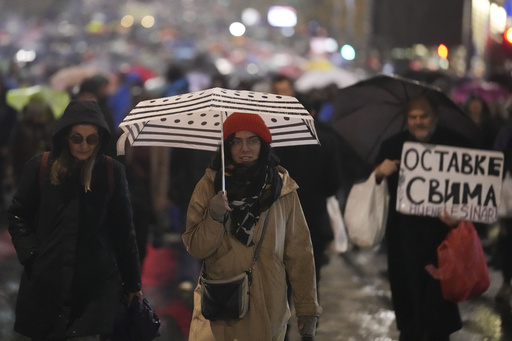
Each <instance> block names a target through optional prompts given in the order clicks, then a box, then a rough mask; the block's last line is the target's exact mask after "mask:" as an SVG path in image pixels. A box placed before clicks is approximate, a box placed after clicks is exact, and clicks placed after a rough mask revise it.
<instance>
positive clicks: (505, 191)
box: [498, 171, 512, 218]
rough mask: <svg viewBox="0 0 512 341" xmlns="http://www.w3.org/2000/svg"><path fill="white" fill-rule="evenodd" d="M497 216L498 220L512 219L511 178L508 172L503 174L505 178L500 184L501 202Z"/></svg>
mask: <svg viewBox="0 0 512 341" xmlns="http://www.w3.org/2000/svg"><path fill="white" fill-rule="evenodd" d="M498 216H499V217H500V218H510V217H512V176H511V175H510V172H508V171H507V172H506V173H505V178H504V179H503V182H502V183H501V200H500V206H499V207H498Z"/></svg>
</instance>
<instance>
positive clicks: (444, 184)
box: [396, 142, 503, 223]
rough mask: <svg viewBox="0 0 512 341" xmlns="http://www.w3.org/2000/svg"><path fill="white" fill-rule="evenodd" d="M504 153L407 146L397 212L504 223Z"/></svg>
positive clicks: (428, 145)
mask: <svg viewBox="0 0 512 341" xmlns="http://www.w3.org/2000/svg"><path fill="white" fill-rule="evenodd" d="M502 173H503V153H502V152H497V151H487V150H479V149H468V148H457V147H448V146H441V145H431V144H422V143H415V142H406V143H405V144H404V147H403V150H402V159H401V161H400V175H399V181H398V190H397V201H396V209H397V211H399V212H401V213H404V214H412V215H421V216H433V217H437V216H438V215H439V213H441V212H442V210H443V209H444V208H446V209H447V211H448V213H449V214H450V215H451V216H452V217H454V218H458V219H461V220H471V221H474V222H483V223H492V222H494V221H496V220H497V219H498V206H499V200H500V192H501V179H502Z"/></svg>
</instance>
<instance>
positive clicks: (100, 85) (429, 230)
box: [0, 63, 512, 341]
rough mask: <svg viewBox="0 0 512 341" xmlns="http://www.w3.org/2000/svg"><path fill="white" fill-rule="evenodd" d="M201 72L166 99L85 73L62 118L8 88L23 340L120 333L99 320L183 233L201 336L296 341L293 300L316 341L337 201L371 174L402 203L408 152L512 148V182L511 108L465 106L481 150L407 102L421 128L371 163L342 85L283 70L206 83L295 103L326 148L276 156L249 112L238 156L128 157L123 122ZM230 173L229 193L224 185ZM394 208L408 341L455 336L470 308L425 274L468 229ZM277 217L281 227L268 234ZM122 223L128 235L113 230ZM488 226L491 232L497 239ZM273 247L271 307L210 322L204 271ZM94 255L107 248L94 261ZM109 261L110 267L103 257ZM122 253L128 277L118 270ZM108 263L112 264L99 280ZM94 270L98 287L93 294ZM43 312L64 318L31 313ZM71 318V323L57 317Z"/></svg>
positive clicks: (176, 71)
mask: <svg viewBox="0 0 512 341" xmlns="http://www.w3.org/2000/svg"><path fill="white" fill-rule="evenodd" d="M189 75H190V72H189V70H187V71H185V70H184V69H182V68H180V66H179V65H178V64H175V63H172V64H170V65H169V66H168V69H167V72H166V74H165V75H163V78H164V79H165V82H164V84H163V85H162V86H161V87H159V88H157V89H151V90H148V88H147V87H146V86H145V81H146V79H144V78H143V77H141V75H140V74H137V73H136V72H132V73H120V74H119V75H116V78H115V82H114V83H112V82H113V80H112V78H109V77H106V76H104V75H103V74H96V75H93V76H90V77H86V78H84V79H83V80H81V82H80V83H79V84H77V86H76V87H74V88H70V89H69V90H70V93H69V95H70V98H71V102H70V104H69V105H68V107H67V108H66V110H65V111H64V114H63V115H62V116H61V117H58V116H57V115H55V113H54V112H52V108H51V106H50V103H48V102H45V101H43V100H41V98H37V97H34V98H29V99H28V101H27V104H26V105H25V106H24V107H23V109H22V110H16V109H14V108H13V107H12V106H11V105H9V103H8V101H7V93H8V91H9V90H10V89H9V86H10V85H9V84H12V82H8V81H7V79H5V78H2V79H0V80H1V81H0V179H2V183H1V189H2V193H1V194H2V195H1V196H0V206H1V208H2V215H7V216H8V218H9V220H8V223H9V230H10V232H11V235H12V237H13V243H14V245H15V247H16V251H17V253H18V257H19V260H20V263H21V264H22V265H23V266H24V273H23V278H22V286H21V287H20V294H19V300H18V306H19V309H18V308H17V321H16V325H15V329H16V331H18V332H20V333H22V334H24V335H26V336H28V337H31V338H32V339H33V340H40V339H41V340H42V339H45V338H48V337H56V340H57V339H58V340H60V339H62V340H65V339H66V338H71V337H74V336H86V337H91V340H97V339H98V338H97V335H104V334H105V333H108V327H107V326H106V324H108V323H111V322H112V321H110V320H109V319H105V318H103V317H102V316H103V315H101V314H99V313H98V312H97V311H96V310H94V309H96V308H99V307H101V305H103V306H108V307H109V309H113V308H112V307H113V306H114V305H113V303H112V299H115V298H116V297H118V296H119V294H120V293H121V291H119V292H116V288H117V287H116V284H117V283H118V282H119V281H120V279H119V278H121V279H122V280H121V282H122V283H124V284H123V286H122V287H120V288H122V289H123V290H124V293H125V294H126V295H127V297H128V299H130V300H131V299H140V298H141V297H142V294H143V290H144V288H141V280H140V277H141V271H142V270H143V269H144V268H143V264H144V259H145V256H146V249H147V246H148V245H152V246H153V247H156V248H158V247H162V245H163V244H164V243H165V238H164V237H165V235H166V234H177V235H179V236H180V237H181V236H182V237H183V243H182V244H180V245H181V248H180V250H179V252H178V262H179V264H178V278H179V281H180V283H181V284H180V287H181V289H182V290H190V291H195V298H194V302H195V304H194V309H193V317H192V321H191V327H190V335H189V336H190V340H214V339H218V338H219V337H221V338H223V339H230V340H231V339H245V340H249V339H250V337H251V335H252V337H254V340H261V339H268V340H270V339H272V340H285V339H287V330H289V326H287V322H288V319H289V317H290V311H291V310H290V305H293V306H294V310H295V312H296V315H297V317H298V323H299V325H298V328H299V331H300V333H301V335H302V338H303V340H311V339H313V337H314V333H315V328H316V325H317V324H318V323H319V321H321V302H322V298H321V297H319V295H318V290H317V289H318V286H319V283H320V280H321V269H322V267H323V266H324V265H325V264H326V263H327V262H328V257H329V253H328V250H329V247H330V243H332V241H333V239H334V233H333V230H332V227H331V224H330V217H329V213H328V211H327V206H326V203H327V199H328V198H329V197H331V196H336V197H337V198H338V199H340V200H339V202H340V203H341V205H342V206H343V203H344V201H345V199H346V196H347V195H348V192H349V190H350V188H351V186H352V184H354V183H355V182H357V181H360V180H363V179H364V178H366V177H368V176H369V175H370V174H371V172H372V170H375V173H374V174H376V176H377V178H378V180H382V178H384V177H385V178H387V179H388V181H389V183H390V186H389V188H390V191H391V194H392V198H393V197H396V184H397V182H398V176H397V165H398V162H399V161H398V160H399V159H400V151H401V146H402V144H403V143H404V142H406V141H420V142H428V143H435V144H445V145H451V146H465V147H471V148H479V149H488V150H500V151H503V152H504V153H505V161H506V162H505V168H506V169H507V170H508V171H511V172H512V168H511V166H510V165H511V164H512V162H510V159H512V154H511V153H512V143H511V142H512V124H510V123H509V121H510V118H512V117H510V118H509V117H508V111H507V109H510V108H509V107H507V103H508V102H507V100H508V98H505V97H503V98H500V99H499V100H496V101H492V102H490V101H489V100H486V99H485V97H484V96H482V95H480V94H477V93H476V92H475V93H470V94H468V96H467V98H466V99H465V101H464V102H463V103H458V104H459V105H460V106H461V107H462V108H463V110H464V111H465V112H466V113H467V115H468V116H469V117H470V118H471V119H472V120H473V121H474V123H475V124H476V125H477V126H478V127H479V129H480V132H481V136H480V137H479V139H478V144H474V143H470V142H467V143H466V142H465V139H464V138H459V137H457V135H456V134H455V133H453V132H451V131H445V130H444V128H441V127H439V126H438V125H437V122H438V120H437V116H436V115H437V114H436V112H435V109H434V106H432V103H429V102H428V101H427V100H426V99H424V98H420V99H417V100H416V101H414V102H411V103H404V107H405V105H408V106H407V110H405V112H404V121H405V122H406V127H407V129H406V130H404V131H403V132H400V133H399V134H398V135H396V136H393V137H391V138H390V139H389V140H387V141H386V142H384V143H383V145H382V147H381V150H380V152H379V156H378V157H377V161H378V162H377V164H375V165H369V164H367V163H366V162H365V161H364V160H363V159H362V158H361V157H360V156H359V155H358V154H357V153H356V152H355V151H354V150H353V149H352V148H351V147H350V145H349V144H347V142H346V141H345V140H344V139H343V137H342V136H340V135H339V134H338V133H337V132H336V130H335V129H334V128H333V126H332V125H331V124H330V121H329V119H330V118H331V117H332V115H333V112H332V98H335V94H336V90H337V88H336V86H335V85H329V86H327V87H325V88H324V89H315V90H312V91H309V92H307V93H299V92H297V91H296V89H295V88H294V79H292V78H290V77H288V76H285V75H280V74H274V75H268V77H267V78H265V79H263V80H260V81H259V82H258V83H244V82H239V83H238V84H235V85H233V84H232V82H230V81H229V79H228V78H225V77H223V76H221V75H220V74H215V75H209V78H208V79H209V82H208V83H207V84H205V85H204V86H203V88H210V87H217V86H220V87H224V88H228V87H233V88H236V89H239V90H254V89H257V90H258V91H261V90H264V91H266V92H270V93H275V94H278V95H286V96H294V97H296V98H297V99H298V100H299V102H300V103H301V104H303V106H304V107H305V108H306V110H307V111H308V112H309V113H310V114H311V116H313V117H314V125H315V129H316V131H317V133H318V138H319V140H320V142H321V144H320V145H308V146H294V147H279V148H273V147H271V142H272V134H271V133H270V131H269V129H268V127H267V126H266V125H265V123H264V122H263V121H262V120H261V119H260V120H258V119H257V118H256V117H257V115H253V114H252V115H251V114H247V113H243V112H239V113H235V114H232V115H230V116H229V117H228V119H227V120H226V121H225V122H224V136H223V141H222V143H223V144H224V146H225V158H226V160H225V161H224V159H223V158H221V156H220V150H219V152H217V153H213V152H204V151H197V150H185V149H180V148H166V147H157V146H150V147H146V146H130V147H127V150H126V154H125V155H124V156H117V153H116V141H117V137H119V136H120V130H119V128H118V125H119V123H120V122H121V121H122V119H123V118H124V117H125V116H126V115H127V114H128V112H129V111H130V110H131V109H132V108H133V107H134V106H135V105H136V104H137V103H138V102H139V101H142V100H146V99H152V98H159V97H168V96H173V95H180V94H184V93H188V92H190V91H191V89H192V88H193V87H192V85H191V78H190V77H188V76H189ZM254 116H256V117H254ZM44 152H50V158H49V161H48V171H47V172H46V173H45V174H44V175H43V176H41V175H40V174H39V173H40V166H39V165H40V163H41V159H42V155H44V154H43V153H44ZM109 159H112V160H114V161H113V163H114V166H113V174H114V179H115V182H114V186H113V191H112V193H110V189H109V188H110V184H109V183H107V181H110V179H109V178H108V176H107V175H106V174H107V173H108V170H107V168H108V167H110V166H108V162H107V161H106V160H109ZM222 162H225V167H226V171H225V173H224V174H223V173H222V172H221V171H220V169H221V168H222V167H221V166H222ZM102 172H103V173H102ZM223 176H225V177H226V179H225V181H226V187H225V191H223V189H222V187H221V186H220V183H221V177H223ZM39 182H42V183H39ZM95 188H101V189H102V190H101V193H98V192H97V191H95ZM31 193H38V194H39V195H37V196H31ZM43 198H44V199H43ZM127 198H129V200H128V201H127ZM392 200H393V199H392ZM63 202H64V203H66V205H63ZM41 203H44V205H41ZM390 207H391V208H390V214H389V220H388V226H387V233H386V245H385V246H386V252H387V255H388V264H389V280H390V284H391V290H392V299H393V306H394V309H395V312H396V318H397V326H398V329H399V330H400V332H401V334H400V340H401V341H408V340H432V341H433V340H436V341H439V340H449V335H450V334H451V333H453V332H454V331H456V330H458V329H460V328H461V327H462V323H461V320H460V316H459V313H458V310H457V306H456V305H455V304H451V303H448V302H446V301H444V300H443V299H442V297H441V294H440V290H439V285H438V284H436V282H435V280H434V279H433V278H431V277H428V275H427V273H426V272H425V271H423V267H424V265H425V264H427V263H428V262H430V261H431V259H432V257H433V254H434V252H435V249H436V247H437V246H438V245H439V244H440V242H441V241H442V240H443V239H444V237H445V236H446V234H447V232H448V231H449V229H450V228H452V227H453V226H454V225H456V223H457V222H456V221H454V220H453V219H452V218H451V217H449V216H441V217H439V218H426V217H417V216H406V215H403V214H400V213H398V212H396V210H394V205H390ZM73 212H75V213H73ZM77 212H79V213H77ZM36 218H37V219H36ZM114 219H115V220H117V221H116V222H115V223H113V220H114ZM267 219H268V220H269V222H268V230H266V233H265V235H264V236H262V235H261V229H262V228H263V225H266V224H267V222H266V221H267ZM109 223H110V224H112V225H113V226H116V229H115V231H110V230H109V229H108V228H106V227H105V226H107V225H108V224H109ZM411 226H414V228H413V229H411V228H410V227H411ZM36 227H37V229H36ZM489 228H490V227H489V226H486V225H482V226H478V229H479V234H480V236H481V237H482V239H485V238H487V233H488V230H489ZM107 231H108V233H107ZM112 233H114V234H115V238H114V236H113V235H112ZM59 234H62V235H59ZM511 236H512V223H511V222H510V218H507V219H501V220H500V236H499V238H498V243H497V247H496V248H495V249H491V251H492V252H493V256H494V257H495V259H496V264H498V266H499V267H500V268H501V269H502V272H503V279H504V281H503V286H502V288H501V289H500V291H499V293H498V296H497V297H496V298H497V299H499V300H505V301H507V300H509V299H510V298H511V295H512V288H511V283H510V282H511V280H512V261H511V258H512V257H511V252H510V250H512V245H511V240H512V238H511ZM263 237H264V239H263V243H262V251H261V255H260V257H259V258H258V260H257V264H258V265H257V267H256V268H257V270H256V271H255V272H254V273H253V274H252V283H251V294H252V295H253V296H254V297H256V298H254V299H253V300H252V301H251V308H250V310H249V313H248V314H247V315H245V316H244V317H243V318H241V319H240V320H239V321H237V323H233V322H232V321H223V320H215V321H214V320H208V319H205V318H204V316H202V313H201V303H200V302H201V297H200V287H201V284H200V283H199V284H198V278H199V275H200V274H201V272H202V271H204V269H205V268H206V269H207V270H208V274H209V276H211V277H216V279H222V278H225V277H231V276H233V275H236V274H237V273H240V272H243V271H244V269H245V268H246V267H247V265H248V264H249V263H250V261H251V256H252V255H253V251H252V250H253V248H252V247H253V246H254V245H255V244H256V243H257V242H258V241H259V238H263ZM404 241H406V242H407V244H406V245H407V246H408V247H404ZM418 241H421V243H420V242H418ZM427 241H428V242H427ZM75 247H76V248H75ZM91 248H92V249H93V250H94V251H97V253H94V252H92V253H91V252H87V251H86V250H91ZM102 250H103V251H104V252H106V253H108V255H109V259H102V258H101V257H102V255H104V253H102V252H103V251H102ZM105 250H107V251H105ZM63 253H67V254H68V256H69V257H70V259H74V260H76V261H74V262H71V263H72V264H74V265H73V266H70V267H69V272H66V274H65V275H66V276H65V278H63V280H60V281H59V285H54V284H55V280H56V279H58V278H59V276H60V275H62V274H60V275H59V276H57V275H55V273H54V272H55V271H57V272H59V273H60V272H61V271H62V269H63V268H66V267H68V266H69V264H71V263H69V264H62V268H56V267H55V263H54V262H53V263H52V262H50V261H49V260H51V259H55V258H54V257H59V256H60V255H62V254H63ZM94 257H96V258H94ZM114 258H115V259H117V262H118V263H119V267H118V271H117V272H116V271H114V270H113V268H111V262H112V261H113V259H114ZM45 259H46V261H45ZM65 260H66V259H64V260H63V261H65ZM67 261H69V259H67ZM202 262H204V264H203V263H202ZM58 264H60V263H58ZM95 264H96V265H101V267H98V268H97V269H94V270H91V269H92V268H94V267H95ZM202 266H203V268H202ZM52 271H54V272H52ZM91 273H93V274H95V275H94V276H93V279H94V280H96V281H97V285H98V286H97V287H96V289H95V290H96V291H95V290H92V291H91V290H89V289H90V288H85V287H83V286H81V285H80V284H81V283H82V282H81V279H84V276H89V277H90V274H91ZM84 282H85V281H84ZM41 283H42V284H41ZM411 283H414V284H415V285H416V286H415V287H412V284H411ZM41 285H42V286H41ZM100 285H106V286H104V287H103V288H104V290H101V291H102V297H103V296H105V297H103V298H102V299H101V300H95V299H93V298H94V297H95V293H97V292H98V290H99V289H98V288H100ZM268 285H271V286H272V287H269V286H268ZM64 286H65V288H64ZM42 287H45V288H46V287H51V290H52V292H55V296H56V297H58V300H47V295H46V294H47V293H46V294H45V296H44V297H41V295H38V292H40V291H38V290H43V289H41V288H42ZM141 290H142V291H141ZM108 293H110V294H108ZM107 295H108V296H109V297H108V298H110V299H111V300H110V301H109V300H108V299H107V297H106V296H107ZM36 298H37V299H38V300H35V299H36ZM31 301H32V302H31ZM49 301H51V302H49ZM36 306H38V307H39V306H41V307H45V308H44V309H50V308H51V309H53V310H51V312H50V313H44V312H43V311H44V309H43V308H41V309H39V308H37V309H36V310H31V309H30V307H36ZM64 308H68V310H66V314H65V315H64V316H65V317H64V318H62V317H61V320H58V319H57V320H48V319H49V318H51V315H52V313H53V312H55V311H60V310H62V309H64ZM89 308H90V309H91V310H90V311H89ZM47 311H48V310H47ZM105 311H106V310H105ZM57 315H59V314H57ZM88 316H94V317H95V318H92V317H90V320H87V321H88V323H89V322H90V321H92V322H90V323H92V324H93V325H94V326H95V327H94V328H85V327H84V324H83V323H85V322H84V321H85V320H86V319H85V318H86V317H88ZM262 317H265V318H262ZM82 318H83V319H84V321H82ZM34 319H35V320H34ZM39 319H40V320H39ZM29 321H38V323H37V325H38V327H37V328H36V329H34V328H30V327H29V326H30V324H31V323H33V322H29ZM248 326H257V329H256V330H258V332H255V331H254V330H253V332H252V333H251V335H248V333H247V331H248ZM255 328H256V327H255ZM74 333H79V334H74Z"/></svg>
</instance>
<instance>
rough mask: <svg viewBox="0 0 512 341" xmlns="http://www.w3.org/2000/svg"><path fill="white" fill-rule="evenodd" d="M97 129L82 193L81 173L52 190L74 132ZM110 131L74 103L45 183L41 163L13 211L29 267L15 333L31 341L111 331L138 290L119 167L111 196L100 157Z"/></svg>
mask: <svg viewBox="0 0 512 341" xmlns="http://www.w3.org/2000/svg"><path fill="white" fill-rule="evenodd" d="M84 123H85V124H95V125H97V126H98V127H99V130H100V131H101V133H100V135H101V144H100V145H99V148H100V150H99V152H98V154H97V155H98V156H97V158H96V161H95V165H94V168H93V171H92V178H91V191H88V192H85V190H84V185H83V184H82V183H81V182H80V180H79V173H80V172H79V171H78V172H76V171H75V172H72V173H71V175H70V176H68V177H66V178H65V179H64V180H62V179H61V183H60V184H59V185H53V184H51V183H50V179H49V174H50V169H51V166H52V163H53V162H54V160H55V159H56V158H57V157H58V156H59V155H60V153H61V152H62V150H63V148H67V140H66V137H67V134H68V132H69V129H70V128H71V127H72V126H73V125H76V124H84ZM109 139H110V131H109V128H108V125H107V123H106V121H105V119H104V118H103V115H102V113H101V111H100V109H99V108H98V106H97V105H96V104H95V103H94V102H87V101H73V102H71V103H70V104H69V105H68V107H67V108H66V110H65V112H64V114H63V116H62V117H61V119H60V120H59V121H58V122H57V124H56V126H55V132H54V134H53V138H52V142H53V148H52V152H51V154H50V158H49V161H48V165H47V167H46V172H45V173H44V178H42V181H40V174H39V172H40V164H41V155H38V156H35V157H34V158H32V159H31V160H30V161H29V162H28V163H27V164H26V166H25V169H24V173H23V176H22V180H21V183H20V185H19V188H18V189H17V191H16V193H15V194H14V197H13V200H12V204H11V206H10V207H9V210H8V218H9V232H10V234H11V236H12V241H13V244H14V246H15V248H16V252H17V254H18V259H19V261H20V263H21V264H22V265H24V271H23V274H22V278H21V283H20V288H19V293H18V299H17V303H16V322H15V326H14V329H15V330H16V331H17V332H19V333H21V334H23V335H25V336H28V337H32V338H35V339H38V340H39V339H42V340H46V339H49V340H65V339H66V338H69V337H78V336H88V335H100V334H107V333H109V332H111V331H112V328H113V323H114V319H115V316H116V312H117V311H118V309H119V302H120V298H121V293H122V289H124V291H125V292H136V291H139V290H140V289H141V273H140V264H139V257H138V251H137V246H136V242H135V233H134V228H133V223H132V211H131V205H130V198H129V193H128V186H127V181H126V176H125V171H124V166H122V164H121V163H119V162H117V161H115V160H113V166H114V167H113V169H114V186H113V187H114V190H113V192H112V193H109V180H108V178H109V176H108V170H107V162H106V159H105V156H104V155H103V153H102V152H103V151H104V148H105V146H106V145H107V143H108V140H109Z"/></svg>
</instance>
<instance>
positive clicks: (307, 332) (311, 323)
mask: <svg viewBox="0 0 512 341" xmlns="http://www.w3.org/2000/svg"><path fill="white" fill-rule="evenodd" d="M317 323H318V316H298V317H297V324H298V327H299V333H300V336H302V337H313V336H315V332H316V324H317ZM301 327H302V328H301Z"/></svg>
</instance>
